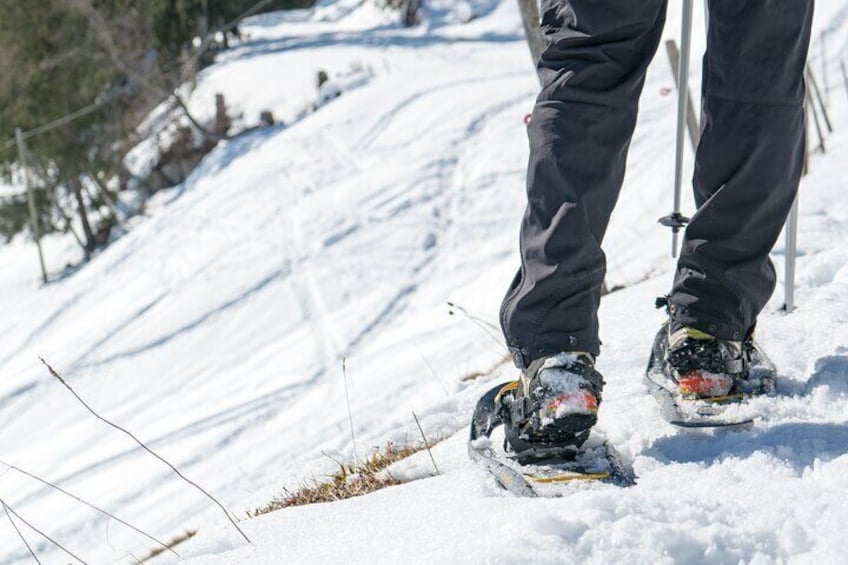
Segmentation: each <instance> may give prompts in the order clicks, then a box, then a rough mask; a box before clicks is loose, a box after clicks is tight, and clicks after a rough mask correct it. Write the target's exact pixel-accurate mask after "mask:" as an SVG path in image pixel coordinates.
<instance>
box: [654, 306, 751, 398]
mask: <svg viewBox="0 0 848 565" xmlns="http://www.w3.org/2000/svg"><path fill="white" fill-rule="evenodd" d="M747 342H750V343H747ZM752 348H753V341H752V340H750V339H749V340H746V342H743V341H729V340H722V339H717V338H715V337H713V336H711V335H710V334H708V333H706V332H703V331H701V330H697V329H695V328H690V327H687V326H684V325H683V324H681V323H680V322H676V321H674V320H670V321H668V322H666V323H665V324H663V326H662V328H660V331H659V333H658V334H657V338H656V341H655V343H654V360H655V362H656V361H659V367H660V368H661V371H662V373H663V374H664V375H665V376H666V377H667V378H669V379H670V380H671V381H673V382H674V383H675V384H676V386H677V389H678V392H679V393H680V395H681V396H682V397H683V398H687V399H693V400H711V401H720V400H724V399H728V397H730V396H732V395H735V394H737V393H738V392H739V391H738V390H737V388H738V387H737V383H741V382H743V381H746V380H747V378H748V366H749V361H750V350H751V349H752Z"/></svg>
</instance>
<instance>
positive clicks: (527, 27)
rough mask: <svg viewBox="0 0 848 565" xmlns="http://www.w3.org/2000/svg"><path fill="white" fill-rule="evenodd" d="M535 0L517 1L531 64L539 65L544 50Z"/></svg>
mask: <svg viewBox="0 0 848 565" xmlns="http://www.w3.org/2000/svg"><path fill="white" fill-rule="evenodd" d="M536 2H537V0H518V10H519V11H520V12H521V22H522V23H523V24H524V35H525V36H526V37H527V45H528V46H529V47H530V56H531V57H532V58H533V64H534V65H536V64H538V63H539V58H540V57H541V56H542V51H544V50H545V38H544V37H542V31H541V30H540V29H539V5H538V4H537V3H536ZM540 80H541V79H540Z"/></svg>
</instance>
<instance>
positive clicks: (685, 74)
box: [671, 0, 692, 257]
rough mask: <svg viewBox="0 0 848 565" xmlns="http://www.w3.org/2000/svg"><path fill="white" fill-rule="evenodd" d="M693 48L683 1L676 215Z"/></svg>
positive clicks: (688, 6)
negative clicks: (690, 57) (690, 58)
mask: <svg viewBox="0 0 848 565" xmlns="http://www.w3.org/2000/svg"><path fill="white" fill-rule="evenodd" d="M691 47H692V0H683V25H682V29H681V37H680V64H679V65H678V68H677V77H678V80H677V83H678V88H677V133H676V136H677V137H676V146H675V151H674V213H676V214H677V213H679V212H680V196H681V193H682V191H683V151H684V144H685V139H684V138H685V136H686V101H687V98H688V96H689V56H690V53H691ZM677 243H678V233H677V231H676V230H675V231H673V232H672V238H671V256H672V257H677Z"/></svg>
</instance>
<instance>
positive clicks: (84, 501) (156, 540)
mask: <svg viewBox="0 0 848 565" xmlns="http://www.w3.org/2000/svg"><path fill="white" fill-rule="evenodd" d="M0 465H3V466H5V467H8V468H9V469H12V470H13V471H17V472H18V473H20V474H22V475H26V476H27V477H29V478H31V479H35V480H36V481H38V482H40V483H41V484H43V485H46V486H48V487H50V488H52V489H54V490H57V491H59V492H61V493H62V494H64V495H65V496H68V497H70V498H73V499H74V500H76V501H77V502H80V503H82V504H85V505H86V506H88V507H89V508H91V509H93V510H96V511H97V512H100V513H101V514H104V515H106V516H108V517H110V518H112V519H113V520H115V521H116V522H118V523H120V524H123V525H124V526H126V527H128V528H130V529H131V530H133V531H134V532H136V533H139V534H141V535H143V536H144V537H146V538H147V539H149V540H150V541H152V542H153V543H156V544H158V545H161V546H162V547H164V548H165V549H167V550H168V551H170V552H171V553H173V554H174V555H176V556H177V557H179V556H180V554H179V553H177V552H176V551H174V550H173V549H172V548H170V547H168V544H166V543H165V542H163V541H160V540H158V539H156V538H155V537H153V536H152V535H150V534H148V533H147V532H145V531H144V530H141V529H140V528H137V527H135V526H133V525H132V524H130V523H129V522H127V521H125V520H122V519H121V518H118V517H117V516H115V515H114V514H112V513H111V512H109V511H107V510H104V509H102V508H100V507H99V506H96V505H94V504H92V503H90V502H88V501H86V500H83V499H82V498H80V497H79V496H77V495H75V494H73V493H71V492H68V491H66V490H65V489H63V488H62V487H60V486H59V485H56V484H53V483H51V482H50V481H47V480H45V479H42V478H41V477H39V476H37V475H34V474H32V473H30V472H29V471H26V470H24V469H21V468H20V467H17V466H15V465H12V464H11V463H6V462H5V461H2V460H0Z"/></svg>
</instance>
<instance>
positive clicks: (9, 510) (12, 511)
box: [0, 499, 89, 565]
mask: <svg viewBox="0 0 848 565" xmlns="http://www.w3.org/2000/svg"><path fill="white" fill-rule="evenodd" d="M0 505H2V507H3V509H4V510H5V511H6V512H7V514H11V515H14V516H15V518H17V519H18V520H20V521H21V522H23V523H24V524H26V525H27V526H29V528H30V529H31V530H32V531H34V532H36V533H37V534H38V535H40V536H41V537H43V538H44V539H46V540H47V541H49V542H50V543H52V544H53V545H55V546H56V547H58V548H59V549H61V550H62V551H64V552H65V553H67V554H68V555H70V556H71V557H73V558H74V559H76V560H77V561H79V562H80V563H82V564H83V565H89V564H88V561H86V560H85V559H82V558H81V557H79V556H77V555H76V554H74V553H73V552H72V551H71V550H70V549H68V548H67V547H65V546H64V545H62V544H61V543H59V542H58V541H56V540H54V539H53V538H51V537H50V536H48V535H47V534H46V533H44V532H43V531H41V530H39V529H38V528H36V527H35V526H33V525H32V524H31V523H30V522H28V521H27V520H26V519H24V518H23V517H21V515H20V514H18V513H17V512H15V509H14V508H12V507H11V506H9V505H8V504H6V503H5V502H4V501H3V500H2V499H0ZM15 529H17V528H15Z"/></svg>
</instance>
